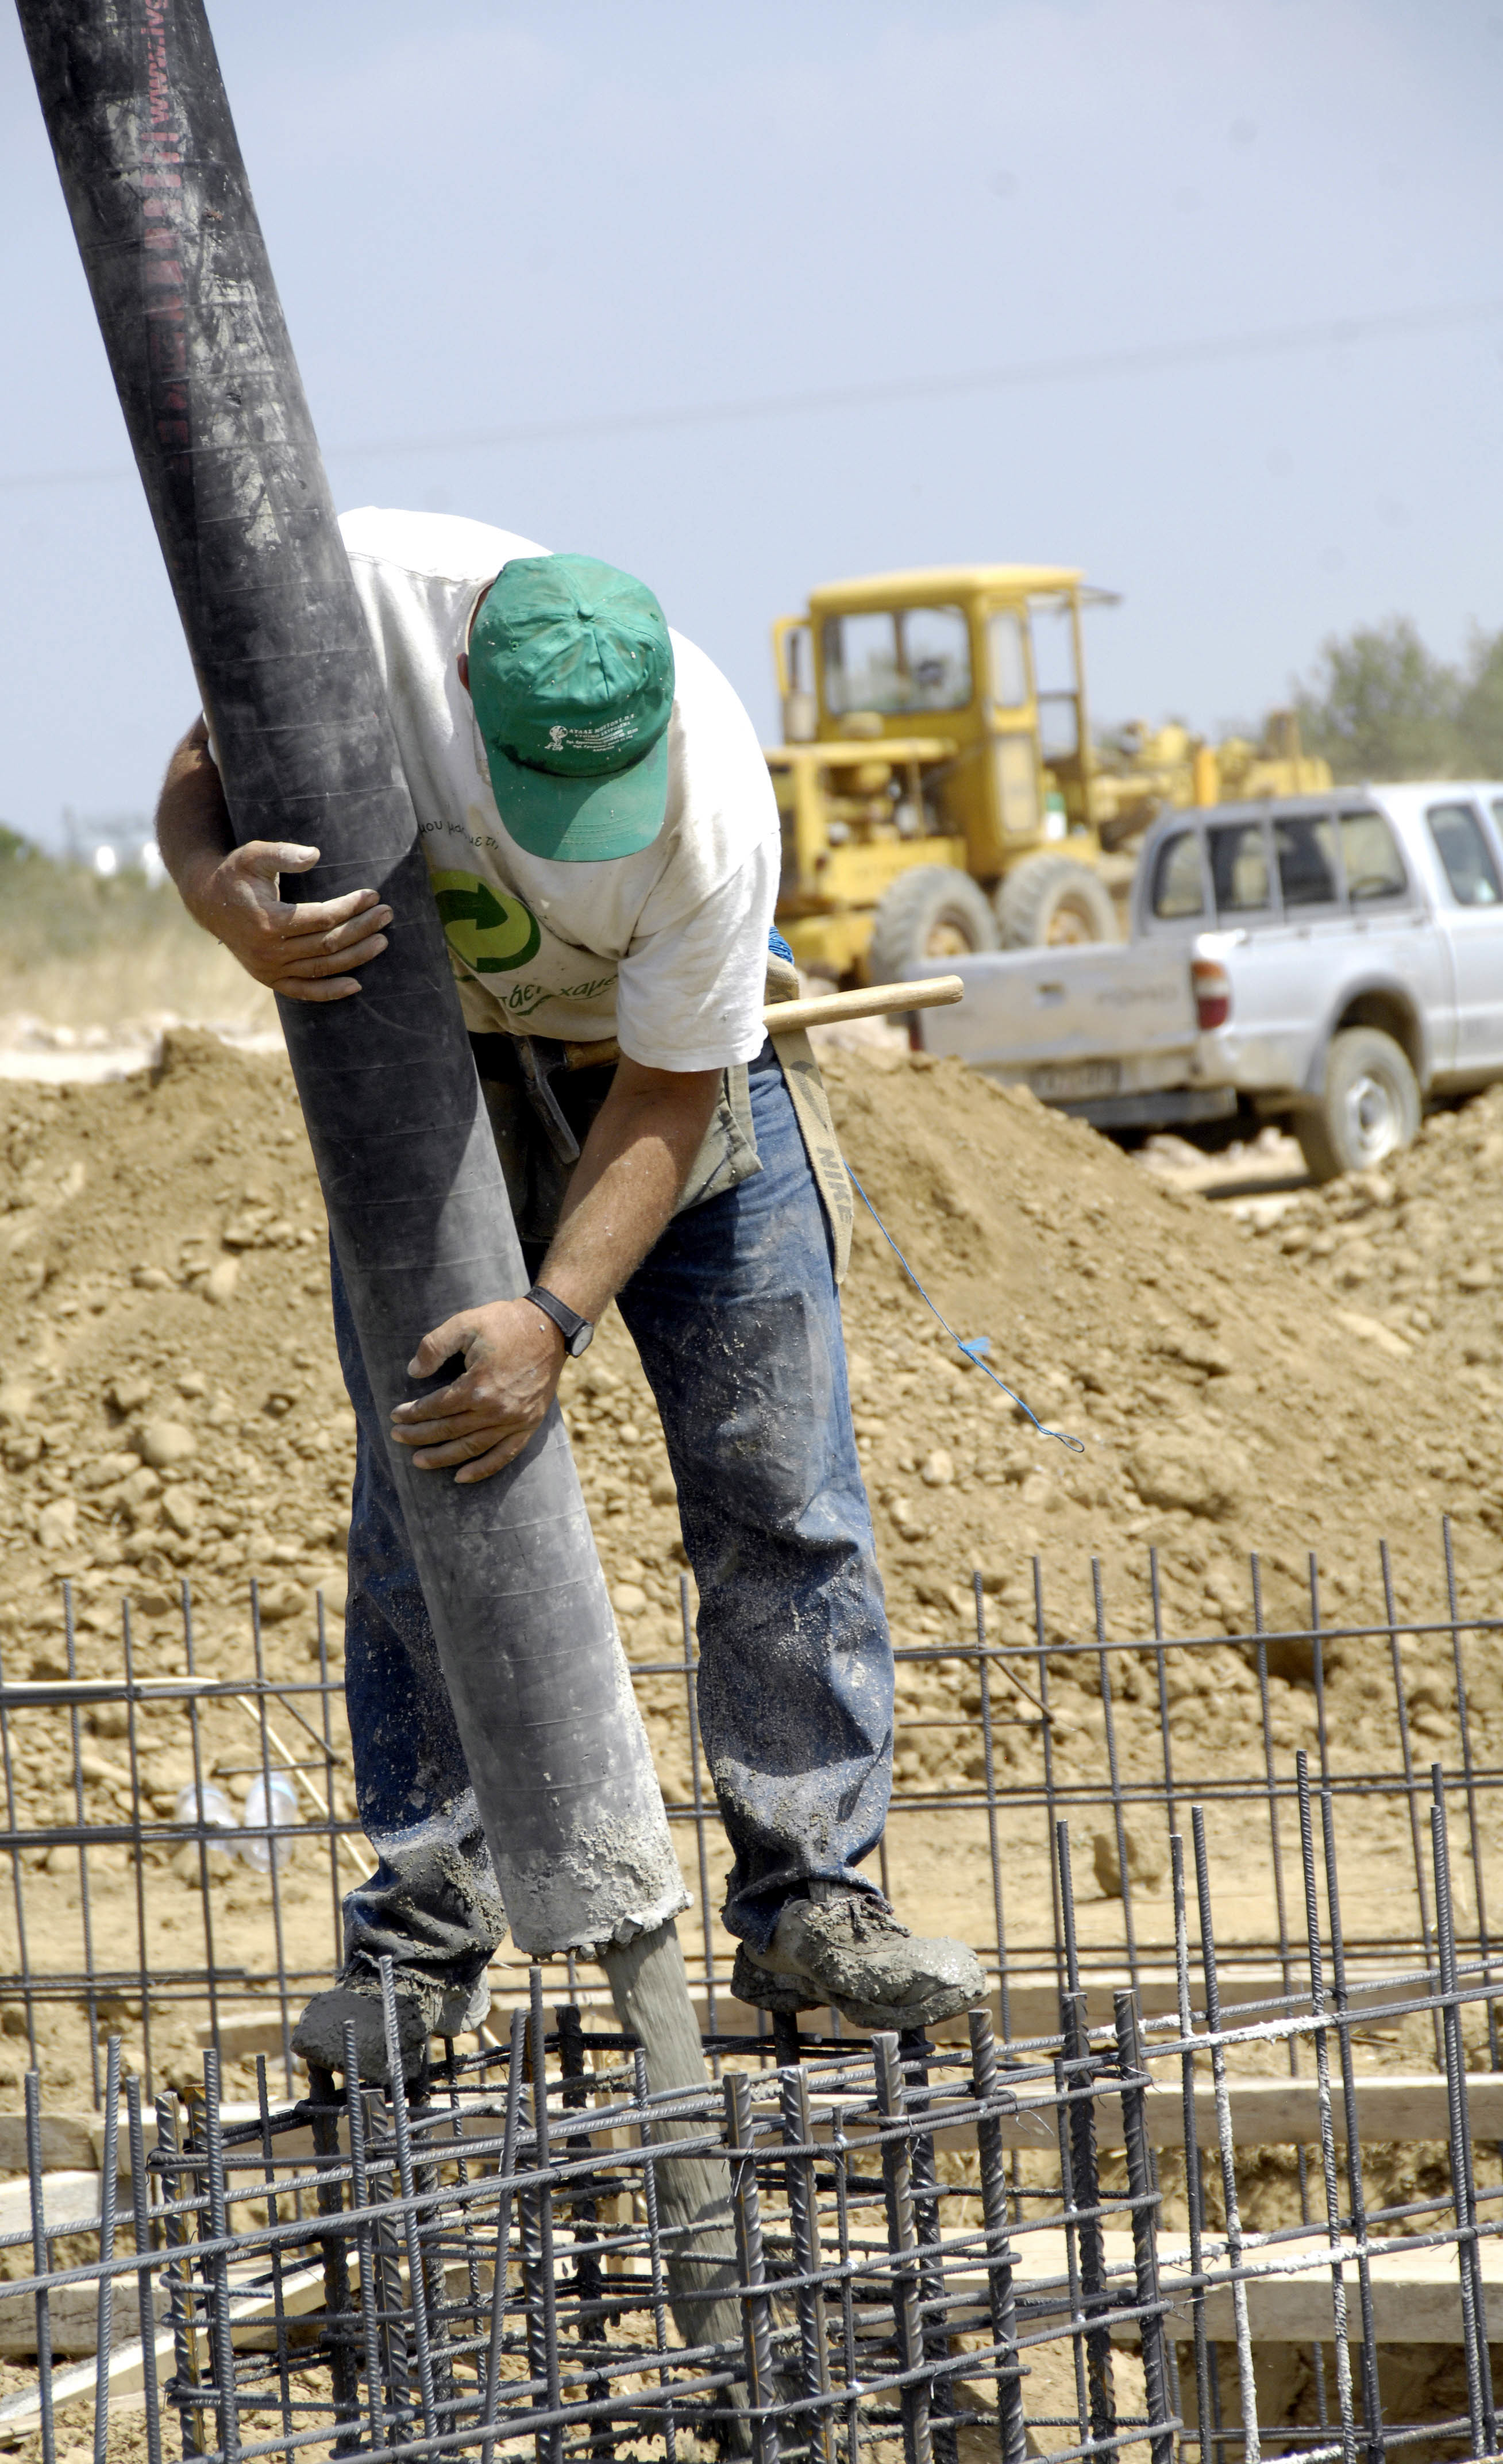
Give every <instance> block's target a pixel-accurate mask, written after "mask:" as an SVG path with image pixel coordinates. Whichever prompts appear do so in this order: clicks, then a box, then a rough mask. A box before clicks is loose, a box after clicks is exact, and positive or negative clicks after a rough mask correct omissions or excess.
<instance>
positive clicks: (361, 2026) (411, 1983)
mask: <svg viewBox="0 0 1503 2464" xmlns="http://www.w3.org/2000/svg"><path fill="white" fill-rule="evenodd" d="M396 2001H397V2044H398V2048H399V2050H400V2052H401V2055H402V2075H403V2079H415V2078H416V2077H417V2075H418V2073H419V2071H420V2070H421V2069H422V2068H423V2065H424V2063H425V2061H426V2060H427V2057H428V2039H429V2037H430V2036H462V2035H467V2034H468V2032H469V2031H470V2030H472V2029H475V2028H478V2027H479V2026H480V2024H481V2022H482V2021H483V2020H484V2018H485V2016H486V2013H487V2012H488V2011H489V2010H490V1986H489V1985H488V1984H487V1982H486V1980H485V1978H484V1976H482V1977H481V1978H480V1979H479V1980H478V1982H477V1983H476V1984H474V1985H469V1986H464V1985H460V1986H452V1985H451V1986H445V1985H443V1984H441V1983H440V1982H439V1981H438V1980H437V1979H435V1978H431V1977H414V1976H399V1977H398V1978H397V1980H396ZM347 2027H353V2028H354V2030H355V2053H356V2058H357V2060H358V2061H359V2066H360V2077H361V2079H363V2080H364V2081H365V2083H366V2085H367V2086H370V2087H385V2086H386V2085H387V2084H388V2080H389V2077H390V2074H389V2072H388V2070H387V2066H386V2014H385V2012H384V2011H383V2009H382V2007H381V1979H380V1977H378V1976H373V1975H372V1974H371V1972H370V1969H368V1968H347V1969H345V1970H344V1972H343V1974H342V1975H341V1976H340V1977H339V1978H338V1982H337V1983H336V1984H334V1985H331V1986H330V1987H329V1989H328V1991H326V1992H323V1993H316V1994H315V1995H314V1997H313V2000H312V2001H311V2002H310V2003H309V2004H308V2007H307V2009H306V2010H305V2011H304V2013H303V2015H302V2017H301V2018H300V2019H299V2020H298V2022H297V2025H296V2027H295V2028H294V2030H293V2051H294V2054H298V2055H300V2056H301V2057H302V2059H303V2060H304V2061H305V2062H309V2063H312V2064H315V2065H316V2067H317V2068H318V2069H319V2070H324V2071H339V2072H341V2073H342V2071H343V2069H344V2032H345V2029H346V2028H347Z"/></svg>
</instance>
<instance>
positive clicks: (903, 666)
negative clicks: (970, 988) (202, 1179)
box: [768, 565, 1110, 976]
mask: <svg viewBox="0 0 1503 2464" xmlns="http://www.w3.org/2000/svg"><path fill="white" fill-rule="evenodd" d="M1105 595H1106V594H1104V593H1100V592H1091V591H1088V590H1087V589H1086V587H1085V585H1084V583H1083V581H1082V577H1081V575H1080V573H1079V572H1078V570H1077V569H1076V568H1074V567H1071V566H1063V565H1060V566H1054V565H953V566H940V567H935V568H932V569H929V570H925V571H919V572H913V573H888V574H876V575H872V576H870V577H869V578H867V579H866V580H863V581H860V582H845V583H831V584H829V585H827V586H826V587H825V588H823V589H819V590H816V591H814V592H812V593H811V594H810V601H809V608H808V612H807V614H805V615H803V616H796V617H784V618H782V619H780V620H779V622H778V623H777V624H776V625H775V626H774V627H773V656H774V660H775V663H776V668H777V681H778V690H779V693H780V696H781V706H782V714H783V733H784V742H783V744H782V745H780V746H778V747H776V748H774V749H773V750H772V751H770V752H769V755H768V760H769V764H770V766H771V768H772V771H773V781H774V785H775V786H776V788H777V793H778V803H779V806H780V809H781V812H782V816H783V892H782V897H781V899H780V902H779V916H780V919H781V920H782V923H783V929H784V931H785V932H787V933H788V934H789V936H790V938H791V939H792V941H793V943H794V947H795V955H797V956H798V957H799V958H800V962H801V963H803V964H806V965H811V966H817V967H819V968H820V969H821V970H822V971H824V972H826V973H832V974H835V975H839V976H845V975H849V974H857V975H860V974H864V973H868V972H871V967H870V965H869V963H868V949H867V945H868V944H869V942H870V939H871V935H872V930H873V915H874V911H876V910H877V909H879V908H881V907H882V906H883V905H884V903H885V902H887V901H888V899H889V893H891V892H893V891H894V888H895V885H896V884H897V883H898V882H899V880H900V878H901V877H902V876H903V875H904V873H906V872H908V871H910V870H917V869H922V868H933V867H936V866H948V867H951V868H953V869H955V870H956V871H958V872H959V873H961V874H963V875H965V876H967V877H968V879H967V881H966V883H965V884H964V885H951V903H952V905H953V906H954V908H955V913H953V914H952V915H950V916H949V917H948V920H947V919H946V918H944V917H943V916H942V917H940V918H939V920H937V921H935V922H934V923H933V924H932V925H931V926H930V927H929V929H928V930H927V933H926V936H925V938H924V942H923V947H922V950H921V951H919V952H918V953H917V955H918V956H920V957H923V958H925V959H937V958H942V957H953V956H957V955H961V954H962V953H964V951H966V950H968V949H971V950H974V949H976V948H987V947H995V945H996V940H997V937H998V931H997V918H998V916H999V913H1000V907H999V903H998V902H999V901H1000V898H1001V896H1002V894H1003V892H1004V889H1005V883H1006V879H1007V876H1008V875H1009V874H1010V873H1011V872H1013V870H1014V869H1015V868H1017V867H1018V866H1019V865H1020V863H1021V861H1022V860H1023V859H1024V858H1027V857H1036V856H1038V855H1039V854H1041V853H1052V854H1056V856H1058V857H1078V858H1083V859H1084V860H1085V862H1086V863H1087V864H1090V863H1092V862H1094V860H1095V858H1096V856H1097V854H1098V853H1099V846H1098V841H1097V837H1096V832H1095V828H1094V826H1093V823H1092V816H1091V785H1090V778H1091V762H1090V756H1089V746H1090V729H1089V722H1088V715H1087V711H1086V699H1085V686H1084V675H1083V668H1082V662H1081V655H1080V609H1081V606H1082V604H1084V603H1085V602H1086V601H1087V600H1088V599H1097V598H1103V597H1105ZM1056 869H1057V868H1056ZM1066 879H1067V883H1068V882H1074V883H1076V884H1077V885H1078V886H1079V887H1081V888H1082V889H1083V888H1089V890H1090V891H1092V892H1093V893H1098V895H1097V910H1098V914H1097V926H1096V930H1100V929H1101V923H1100V911H1101V910H1102V909H1103V908H1104V916H1105V927H1106V929H1109V928H1110V902H1109V900H1106V899H1105V896H1104V892H1099V885H1097V884H1096V883H1095V881H1094V880H1091V881H1090V882H1089V883H1086V882H1085V880H1084V876H1083V875H1081V874H1076V873H1071V874H1069V875H1068V876H1066ZM941 887H942V888H943V885H941ZM917 896H918V893H917V892H913V893H912V894H911V895H909V896H907V902H906V903H907V905H908V906H909V907H912V906H914V905H915V901H916V900H917ZM1087 903H1089V902H1087ZM1078 904H1079V902H1078V901H1077V905H1078ZM963 910H964V911H966V912H965V913H962V912H961V911H963ZM1061 913H1064V911H1061ZM1064 936H1065V937H1095V932H1094V931H1090V930H1082V931H1078V932H1077V931H1076V930H1074V929H1072V930H1070V931H1069V932H1068V933H1067V934H1066V935H1064ZM1001 937H1004V938H1013V937H1016V935H1014V934H1009V933H1007V932H1005V931H1004V932H1003V934H1002V935H1001ZM1051 937H1060V935H1058V934H1052V935H1051Z"/></svg>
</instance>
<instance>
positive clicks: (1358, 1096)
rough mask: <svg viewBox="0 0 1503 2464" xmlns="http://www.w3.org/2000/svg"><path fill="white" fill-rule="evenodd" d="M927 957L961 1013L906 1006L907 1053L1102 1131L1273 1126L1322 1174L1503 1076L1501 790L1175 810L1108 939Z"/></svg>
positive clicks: (1448, 783)
mask: <svg viewBox="0 0 1503 2464" xmlns="http://www.w3.org/2000/svg"><path fill="white" fill-rule="evenodd" d="M946 963H947V965H953V968H954V972H955V973H956V974H957V975H959V976H962V977H964V979H965V983H966V998H965V1000H964V1001H962V1002H961V1003H960V1004H959V1005H958V1006H957V1007H956V1008H953V1009H932V1010H923V1011H920V1012H918V1013H916V1018H915V1030H914V1031H915V1034H916V1036H917V1038H918V1040H919V1042H920V1044H921V1047H922V1048H923V1049H924V1050H926V1051H929V1052H943V1053H955V1054H958V1055H959V1056H960V1058H961V1059H962V1060H964V1061H968V1062H969V1063H970V1064H971V1066H972V1067H975V1068H978V1069H984V1070H986V1071H987V1072H988V1073H989V1074H990V1075H991V1076H992V1077H996V1078H1002V1079H1008V1080H1012V1081H1014V1082H1016V1081H1019V1080H1020V1081H1022V1082H1023V1083H1024V1084H1025V1085H1027V1086H1030V1087H1032V1088H1033V1089H1034V1091H1035V1094H1037V1095H1040V1096H1042V1097H1043V1098H1044V1099H1045V1101H1046V1102H1048V1103H1051V1104H1057V1105H1058V1106H1060V1107H1061V1108H1062V1109H1063V1110H1064V1111H1070V1112H1075V1113H1078V1114H1080V1115H1081V1116H1083V1117H1084V1118H1085V1119H1086V1120H1089V1121H1093V1122H1095V1123H1096V1124H1097V1125H1098V1126H1099V1127H1100V1128H1102V1129H1123V1130H1139V1129H1154V1128H1167V1127H1171V1126H1179V1125H1182V1124H1186V1123H1189V1122H1197V1121H1215V1120H1223V1121H1230V1120H1231V1118H1232V1117H1233V1116H1236V1115H1241V1116H1242V1117H1244V1118H1247V1117H1248V1116H1250V1115H1252V1116H1255V1118H1256V1119H1258V1120H1262V1121H1268V1120H1283V1121H1287V1123H1288V1125H1289V1126H1290V1128H1291V1129H1293V1131H1294V1133H1295V1135H1296V1137H1297V1138H1298V1140H1299V1143H1300V1146H1301V1147H1302V1149H1303V1150H1304V1155H1305V1160H1306V1162H1307V1163H1308V1165H1309V1167H1310V1171H1311V1173H1312V1175H1313V1176H1314V1177H1315V1178H1316V1179H1317V1180H1330V1179H1333V1178H1335V1177H1336V1176H1337V1174H1339V1173H1342V1172H1353V1171H1358V1170H1361V1169H1362V1168H1363V1167H1365V1166H1368V1165H1371V1164H1375V1163H1377V1162H1378V1160H1379V1158H1380V1157H1381V1156H1383V1155H1386V1154H1387V1153H1388V1152H1389V1151H1390V1149H1392V1148H1394V1147H1398V1146H1403V1145H1405V1144H1406V1143H1407V1142H1408V1140H1409V1139H1410V1138H1412V1137H1413V1135H1414V1133H1415V1131H1416V1130H1417V1128H1418V1127H1419V1122H1420V1114H1421V1110H1422V1107H1423V1105H1424V1103H1425V1101H1426V1099H1427V1098H1428V1097H1434V1096H1440V1095H1447V1094H1452V1093H1457V1092H1461V1091H1464V1090H1466V1089H1470V1088H1474V1087H1481V1086H1485V1085H1486V1084H1487V1083H1488V1082H1489V1081H1490V1080H1491V1079H1494V1078H1503V783H1500V782H1499V781H1481V782H1470V781H1453V780H1440V781H1428V782H1422V783H1419V784H1415V783H1413V782H1409V783H1405V785H1403V786H1392V787H1373V786H1363V787H1360V788H1359V787H1346V788H1336V789H1333V790H1331V791H1330V792H1328V793H1326V794H1323V795H1317V796H1297V797H1288V798H1280V799H1274V800H1271V801H1270V802H1268V803H1257V804H1223V805H1217V806H1214V807H1209V808H1208V809H1206V810H1205V811H1200V812H1183V811H1177V812H1175V813H1172V814H1169V815H1166V816H1165V818H1164V820H1162V821H1160V822H1157V823H1155V825H1154V826H1153V828H1152V829H1151V830H1150V831H1149V833H1148V835H1147V837H1146V839H1145V840H1144V847H1143V854H1142V858H1141V860H1140V863H1139V866H1138V870H1137V874H1136V877H1135V879H1134V883H1133V890H1132V915H1131V937H1130V938H1129V939H1128V940H1127V941H1125V942H1115V943H1114V942H1088V943H1084V944H1080V945H1076V946H1073V947H1067V948H1062V949H1055V950H1019V951H1014V952H1010V953H1007V954H1005V955H1003V956H1001V957H974V958H964V959H960V960H953V961H952V960H948V959H947V961H946Z"/></svg>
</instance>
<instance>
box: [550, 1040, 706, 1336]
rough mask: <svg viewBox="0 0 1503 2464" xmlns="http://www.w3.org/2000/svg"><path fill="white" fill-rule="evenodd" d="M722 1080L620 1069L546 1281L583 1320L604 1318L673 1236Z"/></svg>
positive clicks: (571, 1194)
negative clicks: (669, 1229)
mask: <svg viewBox="0 0 1503 2464" xmlns="http://www.w3.org/2000/svg"><path fill="white" fill-rule="evenodd" d="M720 1074H721V1073H720V1071H719V1070H718V1069H696V1070H686V1071H683V1072H679V1071H670V1070H665V1069H644V1068H643V1067H641V1066H640V1065H639V1064H638V1063H636V1062H634V1061H622V1062H621V1064H620V1065H619V1067H618V1068H617V1072H616V1079H615V1083H614V1085H613V1087H612V1089H611V1091H610V1093H609V1095H608V1096H607V1097H606V1099H605V1102H604V1103H603V1104H602V1105H601V1107H600V1110H599V1112H598V1113H597V1115H596V1118H595V1121H594V1124H593V1126H592V1128H591V1130H590V1134H589V1136H588V1137H587V1139H586V1140H585V1144H584V1152H583V1154H582V1155H580V1157H579V1161H578V1163H577V1165H576V1167H575V1172H574V1177H573V1179H572V1180H571V1182H570V1184H569V1190H568V1195H567V1197H566V1198H565V1200H564V1205H563V1210H562V1213H561V1216H560V1218H559V1224H558V1229H557V1231H556V1233H555V1236H554V1240H553V1243H552V1245H551V1246H550V1248H549V1251H548V1255H547V1257H546V1258H545V1260H544V1262H543V1266H542V1270H541V1272H540V1274H539V1276H538V1281H539V1283H541V1284H545V1285H546V1286H547V1287H548V1289H549V1290H550V1291H551V1292H556V1293H557V1295H558V1298H559V1299H560V1300H561V1301H567V1302H568V1304H569V1307H570V1308H571V1309H577V1310H578V1312H579V1314H580V1316H581V1317H587V1318H591V1319H594V1318H598V1317H599V1314H600V1312H601V1310H602V1309H604V1308H605V1307H606V1305H607V1303H608V1302H610V1301H612V1300H614V1299H615V1297H616V1294H617V1293H618V1292H619V1291H620V1290H621V1286H622V1285H623V1284H624V1283H626V1282H627V1281H628V1279H629V1278H630V1276H631V1275H632V1274H633V1273H634V1272H635V1270H636V1269H637V1267H638V1266H640V1265H641V1264H642V1262H643V1258H644V1257H645V1256H646V1254H647V1252H648V1250H649V1249H650V1248H651V1247H652V1245H653V1243H655V1242H656V1241H657V1240H658V1238H659V1236H660V1235H661V1234H662V1232H663V1231H664V1229H665V1227H666V1225H667V1223H668V1221H669V1219H670V1217H671V1216H672V1213H673V1210H674V1208H675V1206H676V1205H677V1204H678V1201H679V1196H680V1193H681V1191H682V1190H683V1187H684V1184H685V1181H686V1179H687V1177H688V1174H689V1168H690V1166H691V1165H692V1163H693V1161H694V1157H695V1156H696V1155H697V1154H698V1153H699V1150H700V1147H701V1145H702V1143H703V1141H704V1137H705V1133H706V1131H707V1130H708V1127H709V1120H710V1115H711V1113H712V1112H713V1111H714V1108H715V1098H716V1095H717V1093H718V1091H719V1087H720Z"/></svg>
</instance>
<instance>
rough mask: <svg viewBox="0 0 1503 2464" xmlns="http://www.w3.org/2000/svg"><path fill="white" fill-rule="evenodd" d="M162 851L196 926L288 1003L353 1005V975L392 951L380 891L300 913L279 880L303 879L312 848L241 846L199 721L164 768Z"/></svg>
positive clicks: (268, 843)
mask: <svg viewBox="0 0 1503 2464" xmlns="http://www.w3.org/2000/svg"><path fill="white" fill-rule="evenodd" d="M157 844H158V846H159V847H161V849H162V860H163V864H164V865H165V866H166V868H167V870H168V872H169V873H170V874H171V875H172V878H173V880H174V881H175V882H176V884H177V886H178V891H179V894H180V896H181V897H182V900H183V904H184V906H185V908H186V909H187V911H188V913H189V914H190V915H191V916H192V917H193V919H194V921H195V923H198V924H202V925H203V927H204V930H205V932H206V933H212V935H214V938H215V940H216V941H223V943H224V945H225V947H226V949H227V950H228V951H229V954H230V956H231V957H234V958H238V959H239V961H240V964H241V965H242V966H243V967H244V969H245V971H246V973H247V975H249V976H253V977H254V978H255V980H256V982H257V983H258V984H265V985H267V986H268V988H269V989H270V990H271V991H272V992H273V993H285V994H286V995H287V996H288V998H289V999H290V1000H292V1001H347V1000H348V999H349V996H350V994H351V993H358V992H359V989H360V986H359V981H358V979H356V978H355V977H354V976H352V975H351V974H350V969H351V968H352V967H363V966H364V964H365V962H366V960H367V959H368V958H379V957H380V956H381V952H382V950H384V948H385V947H386V935H385V931H384V929H383V928H384V927H385V926H386V925H388V924H389V923H390V922H391V909H390V908H389V907H383V906H382V905H381V900H380V896H379V894H378V892H377V891H374V890H351V891H346V893H345V895H344V896H343V897H342V898H326V899H322V900H320V901H319V902H318V903H317V904H316V905H315V904H313V903H312V902H310V903H309V904H308V905H307V906H306V907H294V905H293V903H292V901H291V900H290V899H285V898H282V897H280V896H279V895H278V894H277V876H278V874H279V873H284V872H306V871H307V870H308V869H309V867H310V865H315V864H316V863H317V861H318V850H317V848H316V847H300V846H299V845H298V844H297V842H296V841H295V840H294V841H291V842H288V841H284V840H280V839H251V840H250V841H249V843H248V844H247V845H246V846H245V847H236V845H235V839H234V832H233V830H232V829H231V828H230V826H229V808H228V806H227V805H226V803H225V791H224V788H223V786H222V785H221V783H220V778H219V770H218V766H217V764H216V763H215V761H214V759H213V757H212V755H211V754H210V752H209V749H208V729H207V726H206V725H205V722H204V720H203V719H202V718H196V719H195V720H194V722H193V724H192V726H191V727H190V728H189V729H188V732H187V734H186V736H185V737H184V738H183V741H182V743H181V744H180V745H179V746H178V748H177V750H176V752H175V753H174V754H173V756H172V759H171V760H170V761H169V762H168V764H167V775H166V778H165V779H164V780H163V786H162V794H161V797H160V798H159V800H158V803H157Z"/></svg>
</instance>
